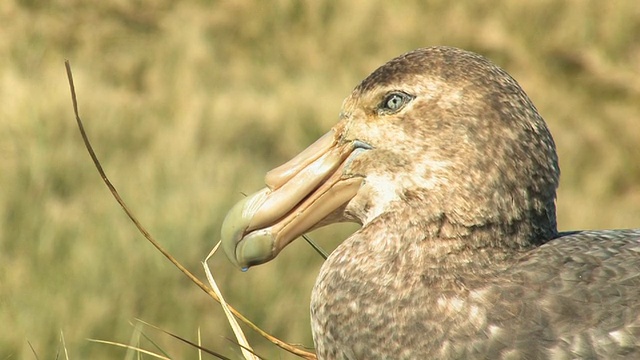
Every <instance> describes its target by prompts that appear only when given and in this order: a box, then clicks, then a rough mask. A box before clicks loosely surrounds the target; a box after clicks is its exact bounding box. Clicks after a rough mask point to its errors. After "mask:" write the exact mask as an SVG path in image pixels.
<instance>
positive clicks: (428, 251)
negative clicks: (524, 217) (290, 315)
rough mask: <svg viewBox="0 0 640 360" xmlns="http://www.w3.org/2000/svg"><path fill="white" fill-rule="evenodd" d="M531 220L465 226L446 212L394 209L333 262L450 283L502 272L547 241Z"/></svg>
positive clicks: (356, 236)
mask: <svg viewBox="0 0 640 360" xmlns="http://www.w3.org/2000/svg"><path fill="white" fill-rule="evenodd" d="M411 211H412V212H413V211H414V209H411ZM526 225H527V224H522V223H521V222H517V221H514V222H512V223H510V224H509V225H504V224H491V223H486V224H483V225H482V226H463V225H460V224H454V223H452V222H450V221H449V220H448V219H447V217H446V216H444V215H443V216H440V217H438V218H436V219H429V218H425V217H420V216H416V215H415V214H413V215H409V212H407V213H404V212H402V211H399V212H389V213H384V214H381V215H380V216H379V217H377V218H376V219H373V220H372V221H371V222H369V223H368V224H366V225H364V226H363V228H362V229H360V230H359V231H358V232H357V233H355V234H354V235H353V236H352V237H350V238H349V239H347V240H346V241H345V242H344V243H343V244H342V245H340V246H339V247H338V248H337V249H336V251H335V254H334V255H335V259H334V260H333V261H338V262H348V263H350V264H358V265H356V266H355V267H356V269H354V271H356V272H368V273H375V274H385V275H378V276H376V277H375V279H377V280H375V281H380V282H387V281H394V280H392V279H391V278H393V277H396V278H397V277H398V276H400V277H405V276H404V275H403V274H406V276H413V275H410V274H414V275H418V274H419V279H417V280H416V281H418V280H419V281H420V282H422V283H424V282H427V283H430V284H432V285H435V284H440V286H442V287H450V286H455V283H456V282H457V281H458V279H459V278H460V277H465V276H466V275H474V276H477V275H483V274H486V275H489V273H490V272H495V271H500V270H502V269H504V268H505V267H507V266H509V265H510V264H511V263H512V262H513V261H514V259H515V258H518V256H517V255H518V254H521V253H523V252H525V251H527V250H530V249H531V248H533V247H536V246H539V245H540V243H542V242H544V240H539V234H536V233H532V231H530V227H529V226H526ZM547 240H548V239H547ZM345 265H346V264H345ZM343 268H348V266H346V267H343ZM352 275H355V274H352ZM384 276H388V277H389V279H383V277H384Z"/></svg>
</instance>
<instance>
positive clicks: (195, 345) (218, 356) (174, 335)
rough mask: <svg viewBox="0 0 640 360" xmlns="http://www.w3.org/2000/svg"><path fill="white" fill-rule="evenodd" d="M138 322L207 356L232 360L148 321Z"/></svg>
mask: <svg viewBox="0 0 640 360" xmlns="http://www.w3.org/2000/svg"><path fill="white" fill-rule="evenodd" d="M136 320H137V321H139V322H140V323H142V324H144V325H147V326H149V327H151V328H153V329H156V330H158V331H162V332H163V333H165V334H167V335H169V336H171V337H172V338H174V339H177V340H180V341H182V342H183V343H185V344H188V345H191V346H193V347H194V348H196V349H198V350H200V351H203V352H205V353H207V354H209V355H213V356H215V357H217V358H219V359H222V360H231V359H230V358H228V357H226V356H224V355H222V354H219V353H217V352H215V351H213V350H209V349H207V348H205V347H202V346H200V345H198V344H196V343H194V342H193V341H190V340H187V339H185V338H183V337H181V336H178V335H176V334H173V333H170V332H168V331H166V330H164V329H161V328H159V327H157V326H155V325H152V324H149V323H148V322H146V321H144V320H140V319H136Z"/></svg>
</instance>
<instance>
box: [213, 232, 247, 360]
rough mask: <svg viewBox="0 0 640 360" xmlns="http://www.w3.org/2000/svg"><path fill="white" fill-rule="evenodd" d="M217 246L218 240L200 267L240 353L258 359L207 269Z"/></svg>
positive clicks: (218, 245) (218, 244)
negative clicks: (213, 292)
mask: <svg viewBox="0 0 640 360" xmlns="http://www.w3.org/2000/svg"><path fill="white" fill-rule="evenodd" d="M218 247H220V241H218V243H217V244H216V246H214V247H213V250H211V252H210V253H209V255H208V256H207V257H206V258H205V259H204V261H203V262H202V267H203V268H204V271H205V273H206V274H207V280H209V285H211V288H212V289H213V291H215V292H216V294H217V295H218V298H219V299H220V305H221V306H222V309H223V310H224V314H225V315H226V316H227V321H228V322H229V325H230V326H231V329H233V333H234V334H235V336H236V339H237V340H238V344H240V346H241V349H242V355H243V356H244V358H245V359H247V360H258V357H257V356H256V355H254V353H253V348H252V347H251V345H249V342H248V341H247V338H246V337H245V336H244V333H243V332H242V328H240V324H238V322H237V321H236V319H235V317H234V316H233V314H232V313H231V310H229V306H228V305H227V302H226V301H225V299H224V297H223V296H222V293H221V292H220V289H219V288H218V284H217V283H216V280H215V279H214V278H213V275H212V274H211V269H209V266H207V261H209V259H210V258H211V256H213V254H215V252H216V251H217V250H218Z"/></svg>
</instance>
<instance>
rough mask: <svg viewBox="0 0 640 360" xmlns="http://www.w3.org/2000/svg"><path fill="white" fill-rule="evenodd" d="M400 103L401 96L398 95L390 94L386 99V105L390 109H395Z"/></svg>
mask: <svg viewBox="0 0 640 360" xmlns="http://www.w3.org/2000/svg"><path fill="white" fill-rule="evenodd" d="M400 105H402V97H400V95H396V94H394V95H391V96H390V97H389V100H388V101H387V107H388V108H389V109H391V110H397V109H398V108H399V107H400Z"/></svg>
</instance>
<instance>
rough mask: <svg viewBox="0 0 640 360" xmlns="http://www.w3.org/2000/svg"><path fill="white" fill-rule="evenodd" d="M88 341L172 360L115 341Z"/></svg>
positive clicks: (169, 359) (168, 359)
mask: <svg viewBox="0 0 640 360" xmlns="http://www.w3.org/2000/svg"><path fill="white" fill-rule="evenodd" d="M87 340H89V341H91V342H94V343H98V344H107V345H113V346H118V347H122V348H125V349H130V350H135V351H137V352H138V353H141V354H147V355H150V356H153V357H154V358H156V359H163V360H171V358H168V357H166V356H162V355H159V354H156V353H154V352H151V351H148V350H145V349H141V348H139V347H136V346H132V345H127V344H121V343H117V342H113V341H106V340H97V339H87Z"/></svg>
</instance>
